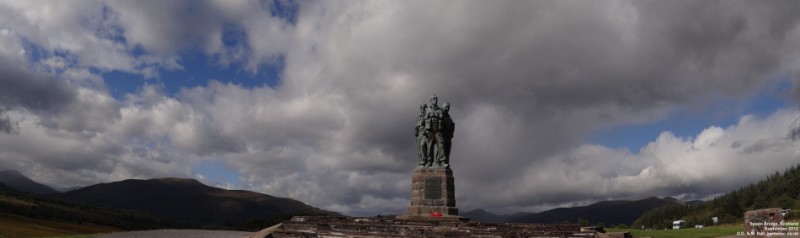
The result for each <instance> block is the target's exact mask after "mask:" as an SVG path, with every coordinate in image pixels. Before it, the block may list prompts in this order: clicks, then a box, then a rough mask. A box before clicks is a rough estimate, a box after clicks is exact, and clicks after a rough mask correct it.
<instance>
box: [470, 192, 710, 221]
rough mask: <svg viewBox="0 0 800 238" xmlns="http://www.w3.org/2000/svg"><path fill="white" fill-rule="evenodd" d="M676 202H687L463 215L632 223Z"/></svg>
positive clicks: (600, 204) (672, 200)
mask: <svg viewBox="0 0 800 238" xmlns="http://www.w3.org/2000/svg"><path fill="white" fill-rule="evenodd" d="M693 202H697V201H693ZM672 204H684V203H683V202H681V201H680V200H678V199H675V198H671V197H665V198H657V197H649V198H644V199H640V200H635V201H627V200H616V201H601V202H597V203H593V204H591V205H587V206H579V207H570V208H556V209H551V210H547V211H543V212H539V213H527V212H521V213H514V214H511V215H497V214H494V213H491V212H488V211H485V210H483V209H477V210H473V211H468V212H465V213H462V214H461V215H462V216H464V217H468V218H471V219H472V220H476V221H485V222H509V223H545V224H547V223H551V224H552V223H562V222H570V223H578V222H579V220H584V222H585V223H587V224H597V223H603V224H604V225H607V226H610V225H618V224H625V225H630V224H632V223H633V222H634V221H635V220H636V219H638V218H639V217H640V216H641V215H642V214H644V213H645V212H647V211H649V210H651V209H654V208H658V207H662V206H666V205H672Z"/></svg>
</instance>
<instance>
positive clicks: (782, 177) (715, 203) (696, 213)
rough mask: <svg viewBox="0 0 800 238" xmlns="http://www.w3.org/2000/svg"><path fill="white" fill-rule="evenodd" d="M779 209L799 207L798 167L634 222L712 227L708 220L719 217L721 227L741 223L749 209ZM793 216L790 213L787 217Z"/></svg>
mask: <svg viewBox="0 0 800 238" xmlns="http://www.w3.org/2000/svg"><path fill="white" fill-rule="evenodd" d="M770 207H779V208H784V209H792V210H797V208H798V207H800V167H798V166H797V165H795V166H792V167H791V168H789V169H787V170H786V171H784V172H783V174H781V173H779V172H775V174H773V175H770V176H768V177H767V178H766V179H764V180H761V181H759V182H758V183H755V184H750V185H748V186H745V187H743V188H740V189H738V190H735V191H732V192H730V193H727V194H725V195H722V196H719V197H716V198H714V199H713V200H711V201H708V202H705V203H700V204H693V205H670V206H664V207H660V208H656V209H653V210H650V211H648V212H646V213H644V214H643V215H642V216H641V217H639V219H637V220H636V221H635V222H634V223H633V227H640V226H642V225H644V226H647V227H651V228H655V229H663V228H668V227H672V221H673V220H677V219H684V220H686V223H687V224H686V225H687V226H689V227H692V226H694V225H697V224H700V225H706V226H707V225H711V218H712V217H718V218H719V222H720V223H721V224H730V223H739V222H742V219H743V218H742V216H743V215H744V212H746V211H749V210H755V209H761V208H770ZM794 216H795V215H793V214H792V213H790V214H789V215H788V217H787V218H789V219H791V218H793V217H794Z"/></svg>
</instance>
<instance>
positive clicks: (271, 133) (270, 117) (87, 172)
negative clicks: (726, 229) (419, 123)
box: [0, 1, 800, 215]
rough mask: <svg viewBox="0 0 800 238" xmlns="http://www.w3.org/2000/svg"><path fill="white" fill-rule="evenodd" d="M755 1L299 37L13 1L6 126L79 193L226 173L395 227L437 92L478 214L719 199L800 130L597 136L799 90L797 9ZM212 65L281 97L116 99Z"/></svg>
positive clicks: (454, 20)
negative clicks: (204, 61)
mask: <svg viewBox="0 0 800 238" xmlns="http://www.w3.org/2000/svg"><path fill="white" fill-rule="evenodd" d="M750 4H751V3H746V2H723V3H720V4H718V5H716V4H710V3H705V2H688V3H686V2H666V3H664V2H628V1H612V2H600V1H596V2H591V3H587V2H578V1H552V2H500V3H498V2H485V1H464V2H459V3H452V2H445V1H433V2H431V1H403V2H399V1H398V2H388V1H375V2H302V3H300V10H299V11H298V12H297V21H296V22H294V23H293V24H292V23H290V22H288V21H287V20H285V19H282V18H279V17H276V16H272V15H270V8H271V7H273V6H271V5H270V4H262V3H261V2H256V1H237V2H231V1H214V2H196V1H171V2H163V1H152V2H151V1H145V2H135V3H130V2H100V1H98V2H90V1H85V2H83V1H78V2H35V1H24V2H20V1H9V2H4V3H0V21H2V22H5V23H6V24H5V25H3V26H2V27H3V28H2V29H1V30H0V56H2V58H0V63H7V64H0V66H2V67H0V73H2V74H3V75H7V77H6V78H3V79H0V86H5V87H0V92H2V94H0V107H7V108H9V110H8V111H7V112H6V111H0V112H2V113H0V118H3V117H2V116H3V115H8V117H9V119H13V120H14V121H18V122H19V131H20V133H19V134H17V135H15V134H2V133H0V151H2V152H0V158H2V159H0V166H3V167H9V168H14V169H20V170H25V171H33V172H32V173H31V174H32V176H33V177H34V178H35V179H39V180H41V181H44V182H47V183H52V184H58V185H61V186H71V185H86V184H88V183H94V182H106V181H112V180H119V179H124V178H128V177H136V178H145V177H161V176H187V177H198V178H202V176H204V175H197V174H196V173H194V171H190V168H191V165H193V164H195V163H197V162H199V161H209V160H222V161H225V164H227V165H230V166H231V169H233V170H236V171H237V172H239V173H241V175H242V178H243V181H242V182H243V183H244V184H247V185H246V186H247V187H249V188H253V189H255V190H258V191H263V192H267V193H270V194H273V195H277V196H288V197H292V198H296V199H299V200H301V201H305V202H308V203H310V204H312V205H315V206H319V207H322V208H327V209H333V210H336V211H340V212H345V213H348V214H356V215H374V214H376V213H397V212H402V208H403V207H405V206H406V204H407V197H408V192H409V188H410V174H411V170H412V169H413V167H414V163H415V160H416V152H415V151H414V150H415V148H414V146H413V140H414V139H413V138H412V135H413V133H412V127H413V123H414V119H415V116H416V113H417V110H416V106H417V105H418V104H419V103H421V102H423V101H426V100H427V98H428V97H429V96H430V95H431V94H433V93H437V94H438V95H439V96H440V99H441V101H443V102H444V101H449V102H451V103H452V105H453V109H452V114H453V117H454V118H455V120H456V125H457V129H456V137H455V139H454V145H453V146H454V151H453V168H454V170H455V173H456V178H457V182H456V189H457V196H458V199H459V204H460V205H459V206H461V207H462V209H470V208H478V207H485V208H492V209H499V210H504V211H511V210H512V209H522V208H527V209H540V208H542V207H548V206H552V205H553V204H580V203H585V202H587V201H592V200H597V199H607V198H639V197H642V196H646V195H681V194H683V195H685V196H689V197H691V196H696V197H702V196H705V195H708V194H714V193H719V192H724V191H727V190H729V189H731V188H733V187H735V186H739V185H742V184H744V183H747V182H751V181H753V180H754V179H758V178H760V177H761V176H763V175H765V174H767V173H770V172H771V171H774V170H776V169H781V168H783V167H785V166H788V165H790V164H791V161H793V160H796V158H797V156H798V152H797V149H796V146H794V145H795V144H794V143H796V142H793V141H791V140H788V139H786V138H787V137H786V135H787V133H789V131H790V130H792V129H791V128H789V127H788V126H789V123H790V122H791V120H793V118H792V117H795V118H796V117H797V116H798V115H797V112H796V111H790V110H783V111H778V112H776V113H775V114H773V115H771V116H769V117H767V118H755V117H751V116H748V117H743V118H742V120H741V121H740V122H739V123H738V124H736V125H734V126H731V127H726V128H722V127H709V128H708V129H706V130H705V131H703V132H698V135H697V136H695V137H692V138H679V137H675V136H674V135H672V134H671V133H668V132H665V133H662V134H661V135H660V136H659V137H658V138H654V141H653V142H651V143H650V144H649V145H648V146H647V147H645V148H644V149H643V150H642V151H638V152H629V151H627V150H624V149H617V148H608V147H605V146H602V145H588V144H584V139H585V137H586V135H587V134H589V133H591V132H593V131H596V130H600V129H604V128H609V127H611V126H615V125H625V124H646V123H650V122H654V121H658V120H661V119H663V118H665V117H667V116H669V115H670V114H669V112H671V111H673V110H675V109H676V108H677V109H680V108H685V107H700V108H701V109H702V108H704V107H707V105H709V104H710V103H709V102H712V101H715V100H722V101H724V100H731V101H736V100H741V99H746V98H749V97H751V96H752V95H753V94H755V93H756V92H757V90H758V89H759V88H761V87H763V86H764V85H768V84H770V83H774V82H775V79H772V78H771V77H770V76H773V75H775V74H776V73H781V72H785V71H792V70H795V71H796V69H795V67H796V66H795V65H794V64H793V62H797V61H798V54H797V53H798V51H797V48H796V46H797V44H796V43H797V42H798V41H797V40H798V39H800V38H798V37H797V36H798V34H797V32H798V24H797V23H798V18H797V14H794V12H791V11H788V12H787V10H785V9H793V8H791V7H787V6H769V5H758V6H750ZM477 16H480V17H477ZM231 35H233V36H231ZM226 37H234V39H227V40H230V41H233V42H224V41H226ZM236 37H239V38H236ZM25 42H29V44H30V47H33V48H32V49H34V50H37V51H40V53H42V55H41V56H40V57H38V58H37V57H34V55H33V54H31V53H30V52H26V51H25V49H26V47H28V46H25V44H28V43H25ZM226 43H227V44H226ZM193 51H200V52H201V53H205V54H206V57H208V59H210V61H213V62H214V63H218V64H221V65H223V66H231V65H243V66H242V68H240V69H238V68H237V69H233V70H243V71H249V72H256V71H257V70H259V69H261V67H263V66H264V65H266V64H271V63H274V62H275V61H276V60H278V59H279V58H280V57H283V58H282V60H283V63H284V64H285V68H284V71H283V72H282V75H281V78H280V83H279V84H278V85H277V86H276V87H274V88H270V87H255V88H244V87H242V86H239V85H233V84H225V83H220V82H216V81H210V82H209V83H208V84H207V85H202V86H197V87H192V88H185V89H182V90H181V91H180V92H178V93H175V94H168V93H165V92H164V88H163V86H162V85H158V84H155V85H153V84H148V85H145V86H144V87H142V88H141V89H139V90H138V91H136V92H134V93H130V94H127V95H125V96H124V98H123V99H115V98H113V97H111V96H110V95H109V93H108V91H109V90H108V89H107V88H106V86H105V84H104V83H103V79H102V77H104V74H105V73H107V72H111V71H122V72H129V73H136V74H140V75H142V76H143V77H145V78H150V77H160V76H159V72H161V71H163V70H186V68H187V67H184V65H182V59H181V57H182V54H183V53H186V52H193ZM20 52H22V54H20ZM29 61H33V62H29ZM233 63H241V64H233ZM37 65H38V66H40V67H37ZM39 71H42V72H39ZM51 77H52V78H58V79H55V80H51V79H50V78H51ZM48 80H49V81H48ZM161 80H164V81H166V80H173V79H169V78H161ZM4 90H5V91H4ZM31 95H33V96H31ZM698 105H699V106H698ZM720 113H721V114H723V115H725V116H736V113H735V112H729V111H724V110H723V111H721V112H720ZM753 158H758V162H753V161H754V159H753Z"/></svg>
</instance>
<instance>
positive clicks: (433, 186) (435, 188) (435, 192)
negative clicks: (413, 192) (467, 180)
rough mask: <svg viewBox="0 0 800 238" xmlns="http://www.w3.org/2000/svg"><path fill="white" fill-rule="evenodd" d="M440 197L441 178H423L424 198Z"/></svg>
mask: <svg viewBox="0 0 800 238" xmlns="http://www.w3.org/2000/svg"><path fill="white" fill-rule="evenodd" d="M441 197H442V179H441V178H437V177H429V178H425V199H439V198H441Z"/></svg>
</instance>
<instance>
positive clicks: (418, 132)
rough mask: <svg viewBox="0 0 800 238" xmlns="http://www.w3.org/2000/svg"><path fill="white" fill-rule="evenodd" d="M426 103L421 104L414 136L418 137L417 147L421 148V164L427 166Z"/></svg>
mask: <svg viewBox="0 0 800 238" xmlns="http://www.w3.org/2000/svg"><path fill="white" fill-rule="evenodd" d="M426 107H427V106H426V105H425V104H424V103H423V104H420V105H419V112H420V115H419V116H418V117H417V127H416V128H415V130H414V136H415V137H416V138H417V148H418V149H419V153H418V154H419V166H425V165H426V164H427V163H428V151H427V148H428V140H429V138H428V133H427V132H426V131H425V109H426Z"/></svg>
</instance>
